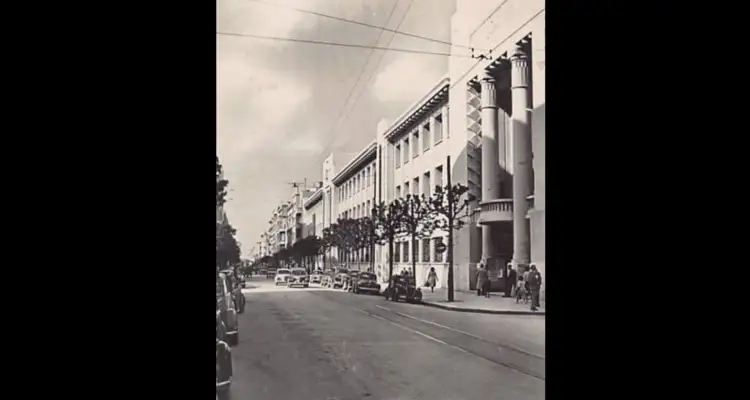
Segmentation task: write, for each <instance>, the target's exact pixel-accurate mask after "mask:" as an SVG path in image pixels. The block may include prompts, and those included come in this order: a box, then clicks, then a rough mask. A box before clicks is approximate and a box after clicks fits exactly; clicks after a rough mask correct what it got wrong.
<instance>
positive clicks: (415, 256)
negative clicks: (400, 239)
mask: <svg viewBox="0 0 750 400" xmlns="http://www.w3.org/2000/svg"><path fill="white" fill-rule="evenodd" d="M410 240H411V239H410ZM411 257H412V260H414V261H419V239H417V240H416V241H414V243H412V245H411Z"/></svg>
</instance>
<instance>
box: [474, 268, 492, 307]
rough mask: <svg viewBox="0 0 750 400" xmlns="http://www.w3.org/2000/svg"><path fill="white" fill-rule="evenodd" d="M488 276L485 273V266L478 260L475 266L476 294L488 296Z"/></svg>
mask: <svg viewBox="0 0 750 400" xmlns="http://www.w3.org/2000/svg"><path fill="white" fill-rule="evenodd" d="M489 286H490V277H489V274H488V273H487V268H485V267H484V263H482V262H480V263H479V267H478V268H477V296H480V295H484V297H487V298H489V297H490V291H489Z"/></svg>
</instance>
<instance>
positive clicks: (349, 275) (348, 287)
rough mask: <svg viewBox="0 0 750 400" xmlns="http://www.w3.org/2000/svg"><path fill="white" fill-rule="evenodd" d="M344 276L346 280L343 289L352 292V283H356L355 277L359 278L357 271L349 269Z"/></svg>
mask: <svg viewBox="0 0 750 400" xmlns="http://www.w3.org/2000/svg"><path fill="white" fill-rule="evenodd" d="M346 274H347V279H346V287H345V289H346V290H347V291H349V292H352V291H353V290H354V283H355V282H356V281H357V277H358V276H359V271H358V270H356V269H350V270H349V271H348V272H347V273H346Z"/></svg>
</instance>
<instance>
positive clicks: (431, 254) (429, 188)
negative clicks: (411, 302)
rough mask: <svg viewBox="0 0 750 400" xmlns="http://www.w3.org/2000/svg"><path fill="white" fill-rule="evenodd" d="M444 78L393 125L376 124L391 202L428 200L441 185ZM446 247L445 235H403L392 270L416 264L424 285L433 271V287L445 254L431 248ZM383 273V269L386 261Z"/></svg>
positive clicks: (442, 277)
mask: <svg viewBox="0 0 750 400" xmlns="http://www.w3.org/2000/svg"><path fill="white" fill-rule="evenodd" d="M449 82H450V80H449V79H448V77H445V78H443V79H441V80H440V81H439V82H438V83H437V84H436V85H435V86H434V87H433V88H432V90H430V91H429V92H428V93H426V94H425V95H424V96H423V97H422V98H421V99H420V100H418V101H417V102H416V103H414V104H413V105H412V106H411V107H409V108H408V109H407V110H406V111H405V112H404V113H403V114H402V115H401V116H399V117H398V118H397V119H396V120H395V121H394V122H393V123H392V124H390V125H389V124H387V123H386V121H384V120H383V121H381V123H380V124H379V125H378V132H377V142H378V147H379V149H380V154H381V156H380V166H381V168H382V172H383V179H382V182H381V184H382V186H381V190H382V199H383V201H384V202H385V203H390V202H392V201H393V200H395V199H400V198H404V197H406V196H407V195H409V194H411V195H412V196H420V197H421V196H424V197H425V198H429V197H430V196H431V195H432V194H433V192H434V189H435V186H444V185H445V184H446V182H445V176H446V168H447V164H446V163H447V156H448V155H449V154H450V149H449V146H448V145H449V142H448V141H447V139H448V138H449V132H448V124H447V122H448V116H449V115H448V86H449ZM443 242H445V243H447V233H446V232H444V231H440V230H437V231H435V232H433V233H432V236H431V237H427V238H423V239H419V240H418V241H417V242H416V243H411V238H410V237H408V236H406V235H405V236H404V237H402V238H399V239H397V240H396V243H395V244H394V252H393V253H394V254H393V258H394V271H396V272H399V271H401V270H402V269H408V270H409V271H411V267H412V261H413V260H416V277H417V280H418V281H423V280H425V279H426V277H427V272H428V271H429V270H430V269H431V268H435V271H436V272H437V274H438V286H441V285H443V284H444V283H445V282H446V279H447V269H446V268H447V264H446V260H445V254H443V253H440V252H436V251H435V246H437V245H438V244H439V243H443ZM379 252H380V253H381V258H382V259H383V260H388V251H387V248H386V246H381V249H380V250H379ZM385 264H386V265H385V266H384V269H385V268H387V262H386V263H385Z"/></svg>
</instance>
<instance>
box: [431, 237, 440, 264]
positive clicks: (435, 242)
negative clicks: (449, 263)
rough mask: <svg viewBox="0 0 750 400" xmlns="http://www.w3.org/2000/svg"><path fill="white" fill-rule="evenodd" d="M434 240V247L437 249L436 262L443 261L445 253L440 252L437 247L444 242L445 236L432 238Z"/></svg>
mask: <svg viewBox="0 0 750 400" xmlns="http://www.w3.org/2000/svg"><path fill="white" fill-rule="evenodd" d="M432 242H433V246H432V249H433V250H434V251H435V257H434V258H433V260H435V262H443V253H439V252H438V251H437V250H436V249H435V248H436V247H437V245H438V243H443V238H441V237H436V238H434V239H432Z"/></svg>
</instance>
